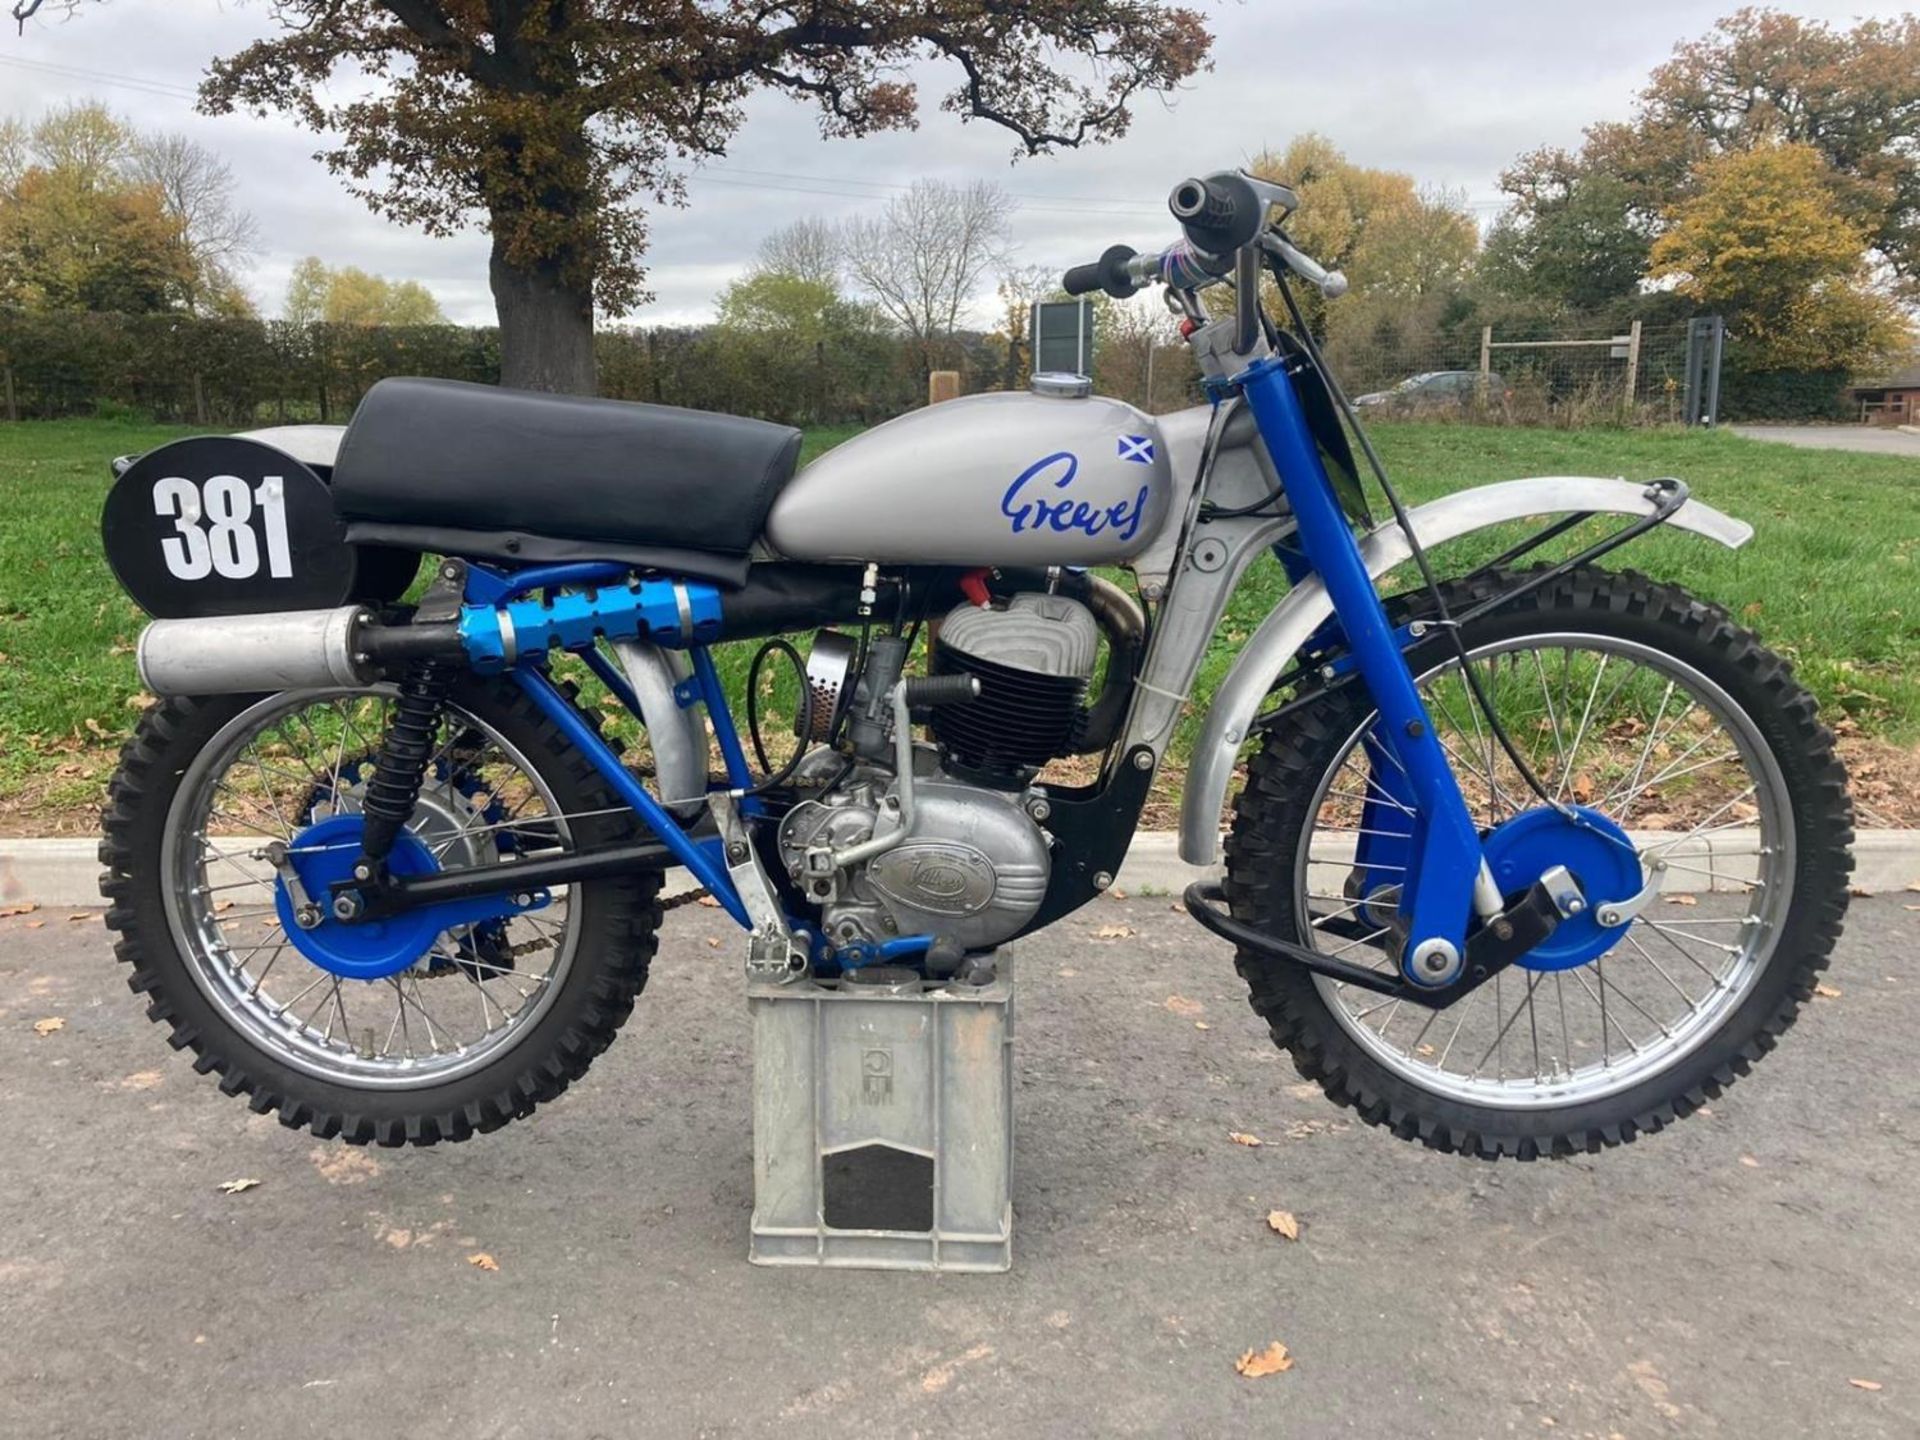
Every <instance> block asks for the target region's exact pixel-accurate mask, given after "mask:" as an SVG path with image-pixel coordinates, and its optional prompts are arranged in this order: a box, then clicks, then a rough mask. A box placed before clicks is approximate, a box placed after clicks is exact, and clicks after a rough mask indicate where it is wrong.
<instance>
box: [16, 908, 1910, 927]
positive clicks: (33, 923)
mask: <svg viewBox="0 0 1920 1440" xmlns="http://www.w3.org/2000/svg"><path fill="white" fill-rule="evenodd" d="M1907 909H1909V910H1920V905H1909V906H1907ZM46 928H47V922H46V921H44V920H29V921H27V929H29V930H44V929H46Z"/></svg>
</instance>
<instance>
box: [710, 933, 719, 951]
mask: <svg viewBox="0 0 1920 1440" xmlns="http://www.w3.org/2000/svg"><path fill="white" fill-rule="evenodd" d="M707 948H708V949H709V950H718V949H719V948H720V941H719V940H718V939H717V938H716V937H715V936H712V935H709V936H707Z"/></svg>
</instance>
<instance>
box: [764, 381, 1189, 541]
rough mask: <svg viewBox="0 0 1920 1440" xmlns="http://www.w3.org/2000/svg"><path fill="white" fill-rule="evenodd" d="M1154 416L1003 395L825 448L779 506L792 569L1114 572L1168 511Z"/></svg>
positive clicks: (1082, 402) (968, 399)
mask: <svg viewBox="0 0 1920 1440" xmlns="http://www.w3.org/2000/svg"><path fill="white" fill-rule="evenodd" d="M1172 495H1173V480H1172V472H1171V468H1170V466H1169V464H1168V456H1167V447H1166V445H1165V443H1164V442H1163V440H1162V437H1161V434H1160V429H1159V426H1158V425H1157V424H1156V423H1155V422H1154V420H1153V418H1152V417H1151V416H1149V415H1145V414H1143V413H1142V412H1140V411H1138V410H1136V409H1134V408H1133V407H1132V406H1131V405H1127V404H1123V403H1122V402H1120V401H1118V400H1108V399H1103V398H1100V397H1098V396H1092V395H1073V396H1059V397H1055V396H1050V395H1036V394H1023V393H1019V392H1012V391H1005V392H997V393H993V394H987V395H968V396H965V397H963V398H961V399H958V400H949V401H947V402H946V403H945V404H941V405H933V406H929V407H928V408H927V409H925V410H916V411H913V412H912V413H911V414H908V415H902V416H901V417H900V418H899V419H897V420H891V421H889V422H888V423H886V424H885V425H882V426H879V427H878V428H877V429H874V430H869V431H868V432H867V433H866V434H864V435H861V436H858V437H856V438H855V439H852V440H849V441H847V442H846V443H845V444H844V445H840V446H838V447H836V448H835V449H833V450H830V451H828V452H827V453H826V454H825V455H823V456H821V457H820V458H819V459H818V460H816V461H814V462H813V463H812V464H811V465H809V466H808V467H807V468H806V469H805V470H803V471H801V472H800V474H799V475H798V476H796V477H795V478H794V479H793V481H792V482H791V483H790V484H789V485H788V486H787V487H786V489H785V490H784V491H782V492H781V495H780V498H779V499H778V500H777V501H775V502H774V506H773V513H772V515H771V516H770V517H769V518H768V521H767V537H768V539H769V541H770V542H771V543H772V545H773V547H774V548H775V549H776V550H777V551H778V552H779V553H780V554H782V555H784V556H787V557H788V558H790V559H794V560H847V561H868V560H871V561H875V562H877V563H879V564H882V565H1109V564H1112V563H1114V562H1116V561H1119V560H1125V559H1128V558H1129V557H1131V556H1134V555H1137V554H1139V553H1140V552H1141V551H1142V550H1144V549H1146V548H1147V546H1148V545H1149V544H1151V543H1152V541H1153V539H1154V537H1155V535H1157V534H1158V533H1159V530H1160V526H1161V524H1162V522H1163V521H1164V520H1165V519H1166V516H1167V509H1168V506H1169V505H1170V504H1171V502H1172Z"/></svg>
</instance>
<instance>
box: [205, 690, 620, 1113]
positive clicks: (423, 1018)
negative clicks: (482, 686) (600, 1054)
mask: <svg viewBox="0 0 1920 1440" xmlns="http://www.w3.org/2000/svg"><path fill="white" fill-rule="evenodd" d="M387 706H388V701H387V699H386V698H385V695H384V694H383V693H377V692H376V693H366V694H345V695H342V694H335V695H322V696H308V697H302V696H299V695H286V696H279V697H274V698H273V699H271V700H267V701H263V702H261V704H260V705H258V706H256V707H255V708H254V709H253V710H251V711H247V712H243V713H242V715H241V716H240V717H239V718H238V719H236V720H235V721H233V722H231V723H230V725H229V727H228V729H227V730H225V731H223V732H221V733H220V734H219V735H218V736H216V737H213V738H212V739H211V740H210V742H209V744H208V745H207V746H206V747H205V749H204V751H203V754H202V757H201V758H200V759H199V760H197V761H196V764H195V766H190V767H189V769H188V771H187V776H186V778H184V779H183V782H182V783H183V785H187V784H188V783H189V782H191V784H192V785H194V786H196V787H197V788H196V789H195V790H194V792H193V798H192V799H190V800H187V801H186V803H189V804H191V805H192V807H193V808H192V810H191V813H192V814H194V815H197V816H200V817H202V818H201V819H199V820H198V821H197V822H196V827H197V828H191V829H190V830H189V833H190V834H191V836H192V841H193V843H191V844H190V845H188V846H186V847H184V849H183V852H182V853H181V854H180V855H179V856H178V858H177V860H176V861H175V862H174V863H175V866H176V870H175V872H174V873H175V874H176V875H177V877H178V878H177V880H175V881H174V882H172V883H174V884H175V885H176V887H177V888H176V891H175V893H176V894H177V895H178V896H179V897H180V902H179V903H180V906H181V914H182V923H183V925H184V927H185V930H186V932H187V939H188V942H189V944H188V948H189V951H190V958H191V960H192V963H194V964H195V965H196V966H198V967H199V968H200V970H201V972H202V974H203V975H204V977H205V979H204V984H205V986H206V988H207V990H208V992H209V994H210V995H211V996H212V998H213V999H214V1001H215V1002H216V1004H217V1005H218V1006H219V1007H220V1008H221V1009H222V1010H223V1011H224V1012H225V1013H226V1014H227V1015H228V1016H229V1017H231V1018H232V1020H233V1021H234V1023H235V1024H236V1025H238V1026H239V1027H240V1028H241V1029H242V1030H243V1031H251V1032H253V1033H255V1034H257V1035H259V1036H260V1037H261V1039H262V1042H263V1043H266V1044H270V1045H272V1046H273V1047H274V1048H275V1049H276V1051H277V1052H279V1053H280V1054H281V1055H283V1056H284V1057H285V1058H286V1059H287V1060H289V1061H290V1062H291V1063H293V1064H295V1065H297V1066H299V1067H300V1068H302V1069H305V1070H308V1071H310V1072H311V1073H314V1074H316V1075H319V1076H322V1077H323V1078H326V1079H329V1080H334V1079H341V1080H349V1079H352V1078H357V1077H382V1078H384V1079H387V1080H388V1081H392V1080H393V1079H395V1078H397V1077H404V1083H407V1084H414V1083H419V1084H426V1083H430V1082H432V1081H433V1080H434V1079H435V1078H436V1077H442V1076H451V1075H453V1074H456V1073H463V1072H464V1071H465V1070H466V1069H468V1068H470V1067H471V1066H473V1065H475V1064H478V1063H483V1062H485V1061H487V1060H489V1059H490V1058H491V1057H492V1056H493V1055H494V1053H495V1052H496V1051H497V1050H498V1048H499V1047H500V1046H502V1045H506V1044H512V1043H515V1042H516V1041H517V1040H518V1038H519V1037H520V1036H521V1035H523V1034H525V1033H527V1022H528V1021H530V1020H531V1019H532V1018H533V1017H535V1016H537V1015H540V1014H544V1013H545V1011H546V1009H547V1007H548V1005H549V1004H550V1003H551V996H552V995H553V993H554V990H555V987H556V985H557V984H558V982H559V980H560V979H561V978H562V977H563V976H564V974H565V973H566V969H567V967H568V966H569V965H570V964H571V963H572V956H573V949H574V936H575V925H574V921H573V918H572V910H571V908H570V907H569V906H568V904H567V903H566V902H567V897H568V895H569V893H570V891H569V890H568V889H566V888H562V889H560V890H559V891H558V892H557V894H556V897H555V903H554V904H553V905H551V906H550V907H549V908H548V910H547V911H546V913H545V914H542V915H538V916H517V917H512V918H510V919H509V920H507V921H505V922H496V923H494V924H492V926H491V928H490V927H489V926H488V925H470V926H466V927H463V928H462V930H461V931H459V932H456V933H454V934H450V935H445V936H441V937H436V938H435V941H434V943H433V944H432V946H430V947H429V951H428V956H423V957H421V960H422V961H427V960H428V959H429V957H433V958H431V961H430V963H431V965H432V966H433V967H434V968H433V971H432V973H429V970H428V968H427V965H426V964H422V963H420V962H416V964H415V965H414V966H413V967H410V968H407V969H403V970H401V971H400V972H399V973H397V974H395V975H391V976H388V977H386V979H385V980H384V981H381V980H373V981H350V980H347V979H345V978H344V977H343V976H341V975H339V974H335V973H333V971H332V970H330V969H329V968H327V966H325V965H322V964H320V963H318V957H319V956H320V954H321V952H320V951H317V950H315V949H314V946H315V945H319V946H324V945H326V944H327V943H328V935H329V933H330V931H329V929H328V928H326V927H323V928H322V930H320V931H317V932H315V935H314V938H313V940H312V941H309V940H308V939H307V938H306V937H305V936H303V935H299V934H296V935H294V936H291V937H290V936H288V935H287V934H286V932H285V931H284V930H283V929H282V928H281V925H280V922H279V918H278V913H277V904H276V897H277V896H278V893H279V881H278V878H277V877H276V876H274V875H273V874H272V873H271V872H270V871H269V870H268V869H267V867H266V866H264V865H262V864H261V863H260V862H259V857H260V855H261V854H262V852H263V851H264V849H265V846H266V842H268V841H280V842H285V843H289V844H290V845H291V846H292V848H294V849H295V850H296V851H297V852H299V853H314V852H311V851H306V852H301V851H300V847H299V846H298V843H297V842H298V840H299V837H300V836H301V834H302V833H303V832H304V830H305V828H306V827H308V826H310V825H311V824H313V823H314V822H315V821H316V820H317V819H320V818H323V817H324V816H326V815H329V814H344V813H349V812H350V811H351V810H353V809H357V799H356V797H357V794H358V791H359V789H360V787H361V786H362V785H364V783H365V782H366V781H367V780H368V779H370V778H371V769H370V767H371V766H372V765H373V764H374V763H375V757H376V756H377V754H378V738H377V737H378V736H379V735H380V734H382V733H384V730H385V728H386V715H387ZM196 767H197V768H196ZM195 776H198V778H197V779H195V778H194V777H195ZM580 798H581V799H583V800H585V801H586V803H583V804H579V805H578V806H577V807H576V808H575V809H574V810H573V811H572V812H571V813H570V812H569V810H568V807H567V806H565V805H564V804H562V803H560V802H559V800H558V799H557V798H556V796H555V794H554V792H553V790H552V789H551V788H549V786H548V784H547V782H546V781H545V780H543V779H542V778H541V777H540V775H539V774H537V773H536V772H535V771H534V770H532V769H531V768H529V764H528V762H527V761H526V760H525V759H524V758H522V756H521V754H520V752H519V751H518V750H515V749H513V748H511V747H510V746H508V745H507V744H506V743H505V742H503V741H502V740H501V738H500V736H499V735H498V734H497V733H496V732H494V731H492V730H490V729H489V728H487V726H486V725H485V724H484V723H482V722H480V721H477V720H475V719H474V718H473V717H472V716H470V715H467V714H465V713H464V712H459V711H449V712H448V714H447V717H446V728H445V731H444V732H443V735H442V738H441V743H440V744H439V745H438V747H437V748H436V751H435V753H434V755H433V757H432V758H431V759H430V760H429V762H428V767H427V774H426V779H425V783H424V785H423V786H422V790H421V798H420V801H419V803H418V805H417V806H416V808H415V810H414V812H413V813H412V815H410V816H409V817H408V818H407V821H406V826H405V828H406V830H407V832H408V833H410V834H412V835H414V836H416V837H417V838H418V839H419V841H420V843H421V844H422V845H423V846H424V847H425V849H426V852H427V853H428V854H429V855H430V856H432V857H433V858H434V859H435V861H436V863H437V864H438V865H439V866H440V867H441V868H442V869H443V870H457V869H460V868H464V867H466V866H470V865H475V864H491V863H498V861H499V859H500V857H501V855H502V854H503V853H511V854H517V855H522V856H524V855H527V854H531V853H535V852H536V851H538V852H547V853H555V854H563V853H566V851H567V849H568V848H569V846H570V843H571V841H570V832H569V829H568V821H569V820H570V819H584V818H587V817H593V816H604V815H615V814H624V813H627V810H626V807H625V806H620V805H602V804H596V803H594V800H593V798H592V797H590V796H581V797H580ZM184 799H186V797H185V795H184V792H183V800H184ZM176 803H180V802H176ZM509 810H512V811H513V812H515V814H516V815H518V816H519V818H514V816H512V815H509V814H508V812H509ZM520 812H525V813H524V814H521V813H520ZM210 829H211V830H212V832H213V836H212V837H210V835H209V833H208V831H209V830H210ZM516 832H517V833H518V835H519V836H520V837H521V839H520V843H519V844H518V845H514V844H511V843H510V842H506V841H503V840H502V839H501V838H500V837H502V836H505V835H513V834H515V833H516ZM235 837H237V838H235ZM236 900H237V901H238V904H237V905H236V903H235V902H236ZM261 921H264V922H265V923H266V924H267V927H268V928H267V932H266V934H265V935H264V936H262V935H260V934H259V933H258V932H257V931H256V930H255V929H254V926H255V924H256V922H261ZM243 930H244V931H246V932H248V933H244V934H243V933H241V932H242V931H243ZM516 938H518V939H519V940H520V941H521V942H522V943H520V944H518V945H516V944H514V943H513V941H514V939H516ZM296 942H297V943H296ZM303 947H304V952H303ZM530 955H531V956H538V957H539V959H538V960H537V961H536V960H526V959H519V958H517V957H524V956H530ZM517 965H518V966H525V967H526V968H525V970H524V971H523V970H521V969H518V968H516V966H517ZM455 970H457V971H458V972H459V976H458V977H455V978H449V979H448V980H446V981H445V983H447V984H453V985H457V986H459V987H460V988H461V989H462V990H464V989H467V988H471V990H472V991H473V995H474V998H473V999H472V1000H471V1001H469V1000H467V999H465V998H464V996H463V995H460V994H455V995H452V996H451V997H449V996H448V995H447V994H446V993H445V992H444V990H436V989H435V984H436V983H437V977H438V976H439V975H441V974H446V975H448V976H449V977H452V972H453V971H455ZM294 971H297V972H298V973H297V974H292V972H294ZM290 974H292V978H289V976H290ZM436 997H438V998H436ZM383 1004H384V1005H386V1006H387V1007H388V1008H387V1009H386V1010H385V1011H383V1010H382V1009H381V1008H380V1007H381V1006H382V1005H383Z"/></svg>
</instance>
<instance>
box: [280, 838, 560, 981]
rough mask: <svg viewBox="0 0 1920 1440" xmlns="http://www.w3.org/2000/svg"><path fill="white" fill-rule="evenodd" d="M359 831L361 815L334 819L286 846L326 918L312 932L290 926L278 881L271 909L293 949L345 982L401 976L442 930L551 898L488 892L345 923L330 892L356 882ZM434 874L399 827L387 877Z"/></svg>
mask: <svg viewBox="0 0 1920 1440" xmlns="http://www.w3.org/2000/svg"><path fill="white" fill-rule="evenodd" d="M363 828H364V821H363V820H362V817H360V816H359V815H335V816H332V817H331V818H329V819H326V820H322V821H320V822H319V823H318V824H316V825H310V826H308V827H307V828H306V829H305V830H303V831H301V832H300V834H299V835H298V836H297V837H295V839H294V841H293V843H292V844H290V845H289V846H288V847H287V860H288V862H289V863H290V864H291V865H292V866H293V869H294V873H295V874H297V875H299V877H300V885H301V888H302V889H304V890H305V891H306V892H307V897H308V898H309V899H310V900H312V901H313V902H314V903H315V904H316V905H318V906H320V908H321V909H322V910H323V911H324V912H326V918H325V919H324V920H322V921H321V922H320V924H318V925H316V926H315V927H314V928H313V929H311V930H302V929H301V928H300V927H299V925H298V924H297V923H295V920H294V914H293V910H294V907H293V900H292V897H291V896H289V895H288V893H287V887H286V883H285V881H283V880H276V881H275V882H274V887H273V903H274V908H275V909H276V910H277V911H278V912H279V916H280V924H281V926H282V928H284V929H285V931H286V933H287V938H288V939H289V940H291V941H292V942H293V947H294V949H296V950H298V951H299V952H300V953H301V954H302V955H304V956H305V957H306V958H307V959H309V960H311V961H312V962H313V963H314V964H315V965H317V966H319V967H320V968H321V969H322V970H326V971H329V972H331V973H332V974H335V975H338V976H341V977H342V978H343V979H348V980H383V979H385V978H386V977H388V976H390V975H398V974H399V973H400V972H401V971H403V970H406V969H408V968H409V967H410V966H412V965H413V964H414V963H415V962H417V961H418V960H420V959H421V958H422V957H423V956H425V955H426V954H427V952H428V951H429V950H431V949H432V948H433V942H434V940H435V939H436V938H437V937H438V936H439V935H440V934H441V933H442V932H444V931H446V930H449V929H452V928H454V927H456V926H461V925H477V924H481V923H484V922H486V921H489V920H503V919H506V918H508V917H510V916H514V915H519V914H522V913H524V912H525V911H528V910H537V909H540V908H542V907H543V906H545V905H547V904H548V903H549V901H550V899H551V897H550V896H549V895H548V894H547V892H545V891H544V890H537V891H532V892H525V891H523V892H520V893H521V895H522V896H523V897H524V898H526V899H527V900H529V901H530V903H528V904H520V903H518V902H517V901H516V899H515V897H514V896H512V895H487V896H481V897H478V898H476V899H472V900H448V901H445V902H443V903H441V904H437V905H422V906H419V907H418V908H417V909H413V910H406V911H402V912H401V913H400V914H398V915H391V916H387V917H385V918H384V919H379V920H365V921H361V922H359V923H357V924H352V925H349V924H345V923H343V922H342V921H340V920H336V919H335V918H334V917H333V910H332V902H333V887H334V886H335V885H336V884H339V883H341V882H343V881H347V880H351V879H352V878H353V865H354V862H355V861H356V860H358V859H359V858H360V836H361V831H362V829H363ZM439 869H440V866H439V863H438V862H437V861H435V860H434V858H433V855H432V852H430V851H429V850H428V849H427V847H426V845H425V844H424V843H423V842H422V841H421V840H420V838H419V837H418V836H417V835H414V834H413V833H412V832H410V831H406V830H403V831H401V832H400V834H399V835H398V836H396V837H395V839H394V842H393V850H392V852H391V853H390V854H389V855H388V856H387V871H388V873H389V874H391V875H393V876H395V877H396V878H400V879H405V878H410V877H414V876H421V875H432V874H435V873H437V872H438V871H439Z"/></svg>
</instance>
